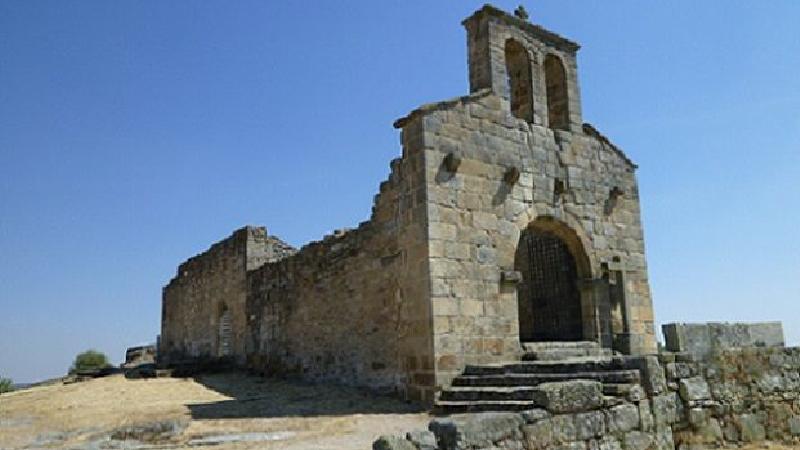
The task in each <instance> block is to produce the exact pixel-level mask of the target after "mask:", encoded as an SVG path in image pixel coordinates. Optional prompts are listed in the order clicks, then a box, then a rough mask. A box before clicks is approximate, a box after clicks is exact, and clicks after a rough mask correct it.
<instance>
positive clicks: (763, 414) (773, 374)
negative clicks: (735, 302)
mask: <svg viewBox="0 0 800 450" xmlns="http://www.w3.org/2000/svg"><path fill="white" fill-rule="evenodd" d="M715 325H716V326H715V327H714V328H716V329H719V326H718V325H719V324H715ZM743 328H747V326H746V325H741V324H740V325H733V326H731V327H729V328H728V330H727V331H728V332H730V331H731V330H734V331H733V334H736V331H735V330H736V329H739V330H741V329H743ZM756 328H759V327H756ZM762 329H763V328H762ZM727 334H729V336H730V335H731V334H730V333H727ZM617 359H618V360H619V361H620V364H622V367H626V368H638V369H639V370H640V373H641V388H639V387H638V385H635V386H633V387H632V388H630V389H626V390H625V391H620V390H618V389H617V388H616V387H617V386H618V387H623V386H624V385H616V386H615V385H613V384H612V385H609V384H607V383H606V384H602V385H601V383H596V382H591V381H580V380H579V381H568V382H560V383H543V384H540V385H538V386H537V387H535V388H533V390H534V395H533V397H532V398H533V399H534V402H535V404H536V406H537V408H536V409H531V410H527V411H523V412H521V413H511V412H503V413H480V414H464V415H456V416H452V417H449V418H442V419H435V420H433V421H431V423H430V425H429V430H427V431H412V432H409V433H407V434H406V435H405V436H397V437H393V436H385V437H381V438H380V439H378V440H377V441H376V442H375V443H374V445H373V449H376V450H467V449H469V450H484V449H485V450H497V449H507V450H543V449H564V448H568V449H587V448H588V449H607V450H621V449H625V450H673V449H678V450H695V449H704V448H735V447H738V446H741V445H745V444H755V443H763V442H765V441H773V442H783V443H785V444H789V445H797V444H798V443H800V348H797V347H795V348H787V347H783V346H782V345H775V346H768V347H764V346H760V347H754V346H750V347H739V348H724V347H717V348H716V349H715V350H714V351H713V352H711V353H709V354H706V356H698V355H697V354H693V353H690V352H662V353H661V354H659V355H658V357H656V356H644V357H619V358H617ZM612 388H613V389H612ZM625 392H626V393H625ZM609 394H613V395H609ZM618 394H622V395H618Z"/></svg>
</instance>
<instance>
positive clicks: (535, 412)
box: [521, 409, 552, 423]
mask: <svg viewBox="0 0 800 450" xmlns="http://www.w3.org/2000/svg"><path fill="white" fill-rule="evenodd" d="M521 414H522V418H523V419H524V420H525V422H526V423H534V422H538V421H540V420H542V419H547V418H548V417H551V416H552V414H550V413H549V412H547V410H545V409H530V410H528V411H522V413H521Z"/></svg>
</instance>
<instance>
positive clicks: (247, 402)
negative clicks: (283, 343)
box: [0, 374, 429, 450]
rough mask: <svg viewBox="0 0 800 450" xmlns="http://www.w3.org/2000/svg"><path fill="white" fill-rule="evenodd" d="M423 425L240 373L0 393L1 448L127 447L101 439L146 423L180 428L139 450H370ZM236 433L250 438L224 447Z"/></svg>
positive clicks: (321, 391)
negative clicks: (196, 449) (382, 438)
mask: <svg viewBox="0 0 800 450" xmlns="http://www.w3.org/2000/svg"><path fill="white" fill-rule="evenodd" d="M428 420H429V417H428V415H427V414H426V413H424V412H419V411H416V410H414V409H413V408H412V407H411V406H409V405H407V404H405V403H403V402H400V401H398V400H395V399H392V398H386V397H376V396H371V395H367V394H366V393H364V392H361V391H358V390H355V389H348V388H341V387H335V388H332V387H330V386H321V385H307V384H300V383H293V382H286V381H280V380H270V379H261V378H258V377H251V376H246V375H242V374H219V375H208V376H204V377H200V378H198V379H196V380H195V379H176V378H159V379H151V380H126V379H125V378H123V377H122V376H112V377H108V378H101V379H96V380H92V381H89V382H85V383H75V384H69V385H55V386H43V387H37V388H32V389H28V390H23V391H18V392H13V393H9V394H3V395H2V396H0V449H17V448H79V449H95V448H96V449H99V448H103V447H107V446H109V445H117V446H120V445H123V444H124V446H127V447H126V448H132V446H133V445H134V444H135V442H133V441H131V442H124V443H120V442H118V441H109V440H108V439H109V436H110V435H111V434H112V433H113V432H114V431H115V430H116V431H119V430H120V429H122V427H136V426H141V425H147V424H153V423H176V424H180V427H179V429H178V430H177V433H175V435H174V436H172V437H171V438H169V439H157V440H154V441H151V442H146V443H145V445H146V446H147V447H145V448H190V447H192V445H190V444H192V441H193V440H194V442H197V440H198V439H203V438H206V439H210V440H212V441H214V440H217V441H223V443H220V444H216V445H213V446H211V447H204V448H213V449H228V448H231V449H232V448H236V449H251V448H252V449H255V448H259V449H266V448H269V449H297V450H300V449H304V450H313V449H368V448H370V446H371V442H372V441H373V440H374V439H375V438H376V437H377V436H379V435H381V434H399V433H402V432H404V431H406V430H412V429H420V428H426V427H427V422H428ZM184 426H185V428H184ZM236 434H239V435H240V436H239V437H240V438H241V437H244V438H250V439H255V440H254V441H249V442H247V441H244V442H243V441H239V442H224V441H225V439H227V438H230V437H233V438H235V437H236V436H231V435H236ZM220 436H223V438H222V439H219V437H220ZM129 439H132V438H129Z"/></svg>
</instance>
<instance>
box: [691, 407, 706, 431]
mask: <svg viewBox="0 0 800 450" xmlns="http://www.w3.org/2000/svg"><path fill="white" fill-rule="evenodd" d="M708 413H709V411H708V410H707V409H703V408H691V409H690V410H689V414H688V415H689V424H690V425H692V427H694V428H695V429H698V428H700V427H703V426H705V425H706V423H707V422H708V415H709V414H708Z"/></svg>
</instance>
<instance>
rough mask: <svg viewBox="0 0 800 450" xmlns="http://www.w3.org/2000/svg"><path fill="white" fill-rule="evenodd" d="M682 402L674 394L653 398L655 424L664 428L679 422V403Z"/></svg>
mask: <svg viewBox="0 0 800 450" xmlns="http://www.w3.org/2000/svg"><path fill="white" fill-rule="evenodd" d="M680 401H681V400H680V399H679V398H678V396H677V395H675V394H673V393H670V394H664V395H659V396H656V397H653V398H652V402H653V418H654V421H655V424H656V425H657V426H659V427H662V426H664V425H670V424H673V423H675V422H677V421H678V403H679V402H680Z"/></svg>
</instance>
